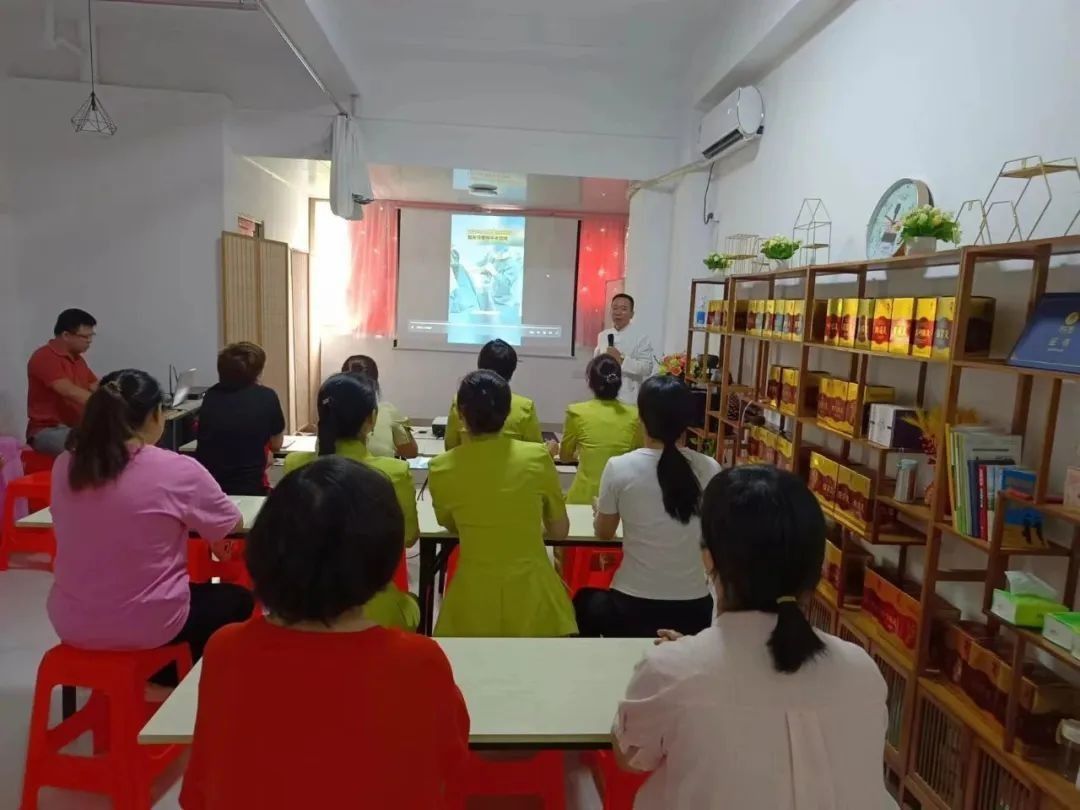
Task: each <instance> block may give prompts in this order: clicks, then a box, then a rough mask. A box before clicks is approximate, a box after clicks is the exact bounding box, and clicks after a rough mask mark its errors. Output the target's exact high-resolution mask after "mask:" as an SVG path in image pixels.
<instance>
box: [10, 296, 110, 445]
mask: <svg viewBox="0 0 1080 810" xmlns="http://www.w3.org/2000/svg"><path fill="white" fill-rule="evenodd" d="M95 326H97V321H96V320H95V319H94V316H93V315H91V314H90V313H89V312H84V311H83V310H81V309H65V310H64V311H63V312H61V313H60V316H59V317H58V318H57V319H56V326H55V327H54V328H53V335H55V337H54V338H53V339H52V340H50V341H49V342H48V343H46V344H45V345H44V346H42V347H41V348H40V349H38V350H37V351H36V352H34V353H33V354H32V355H30V362H29V363H27V364H26V376H27V382H28V385H27V393H26V414H27V416H28V417H29V420H28V424H27V426H26V441H27V442H29V444H30V446H31V447H33V448H34V449H35V450H37V451H38V452H39V453H44V454H46V455H49V456H58V455H60V454H61V453H62V452H63V451H64V444H65V443H66V442H67V438H68V434H69V433H70V432H71V429H72V428H73V427H75V426H76V425H78V424H79V421H80V420H81V419H82V414H83V407H84V406H85V405H86V400H88V399H89V398H90V394H91V393H93V392H94V390H95V389H97V377H96V376H94V372H92V371H91V370H90V367H89V366H88V365H86V360H84V359H83V355H84V354H85V353H86V350H87V349H89V348H90V344H91V343H92V342H93V340H94V327H95Z"/></svg>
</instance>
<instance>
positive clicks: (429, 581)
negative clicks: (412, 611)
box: [418, 537, 435, 636]
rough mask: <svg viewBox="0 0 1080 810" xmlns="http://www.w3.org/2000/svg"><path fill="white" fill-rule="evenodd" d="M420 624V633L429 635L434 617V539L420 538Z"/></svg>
mask: <svg viewBox="0 0 1080 810" xmlns="http://www.w3.org/2000/svg"><path fill="white" fill-rule="evenodd" d="M419 591H420V593H419V596H420V626H419V628H418V630H419V632H420V633H421V634H422V635H425V636H430V635H431V630H432V622H433V620H434V617H435V540H434V539H431V538H427V537H421V538H420V583H419Z"/></svg>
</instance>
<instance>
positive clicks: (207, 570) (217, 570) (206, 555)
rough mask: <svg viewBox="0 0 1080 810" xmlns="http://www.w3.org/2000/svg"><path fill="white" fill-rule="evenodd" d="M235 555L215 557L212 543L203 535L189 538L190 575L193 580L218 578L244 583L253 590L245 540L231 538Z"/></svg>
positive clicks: (234, 582) (237, 583)
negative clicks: (227, 558) (246, 558)
mask: <svg viewBox="0 0 1080 810" xmlns="http://www.w3.org/2000/svg"><path fill="white" fill-rule="evenodd" d="M229 542H230V543H232V549H233V556H232V559H229V560H217V559H214V556H213V554H212V553H211V551H210V543H209V541H207V540H203V539H202V538H201V537H191V538H188V577H189V578H190V579H191V581H192V582H209V581H210V580H211V579H213V578H215V577H216V578H218V579H220V580H221V581H222V582H228V583H230V584H233V585H242V586H244V587H245V588H247V589H248V590H251V589H252V587H253V583H252V581H251V575H250V574H249V573H248V570H247V563H246V562H245V560H244V551H245V543H244V541H243V540H235V539H230V540H229Z"/></svg>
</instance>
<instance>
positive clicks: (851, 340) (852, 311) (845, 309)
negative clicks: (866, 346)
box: [836, 298, 859, 349]
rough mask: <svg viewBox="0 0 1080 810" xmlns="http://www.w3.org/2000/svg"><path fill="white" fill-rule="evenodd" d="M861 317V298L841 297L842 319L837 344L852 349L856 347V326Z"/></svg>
mask: <svg viewBox="0 0 1080 810" xmlns="http://www.w3.org/2000/svg"><path fill="white" fill-rule="evenodd" d="M858 317H859V299H858V298H842V299H840V320H839V323H838V326H837V330H836V345H837V346H842V347H844V348H848V349H852V348H854V347H855V328H856V325H857V322H858Z"/></svg>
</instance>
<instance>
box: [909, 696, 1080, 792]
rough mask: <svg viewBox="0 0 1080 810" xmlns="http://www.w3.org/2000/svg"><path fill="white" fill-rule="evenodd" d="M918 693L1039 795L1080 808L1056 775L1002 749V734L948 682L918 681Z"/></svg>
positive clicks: (993, 723) (1073, 789)
mask: <svg viewBox="0 0 1080 810" xmlns="http://www.w3.org/2000/svg"><path fill="white" fill-rule="evenodd" d="M919 689H921V690H922V691H924V692H926V694H928V695H930V697H932V698H933V699H934V700H935V701H937V702H938V703H939V704H941V705H942V706H943V707H944V708H945V709H946V710H947V711H948V712H949V713H950V714H952V715H953V716H954V717H955V718H956V719H957V720H959V721H960V722H961V723H963V724H964V725H965V726H967V727H968V728H970V729H971V730H972V731H974V732H975V734H976V735H977V736H978V737H980V738H981V739H982V741H983V742H984V743H987V744H988V745H989V747H991V748H993V749H994V750H995V752H996V753H997V754H998V756H999V757H1001V758H1002V760H1003V761H1004V762H1005V763H1006V765H1007V766H1008V768H1009V769H1010V770H1012V771H1013V772H1015V773H1017V774H1019V775H1020V776H1023V777H1025V778H1026V779H1027V780H1028V781H1030V782H1031V783H1032V784H1033V785H1034V786H1035V787H1036V788H1037V789H1038V790H1039V791H1041V792H1042V793H1044V794H1046V795H1047V796H1049V797H1050V798H1052V799H1053V800H1054V801H1056V802H1058V803H1059V804H1061V806H1062V807H1066V808H1080V791H1078V790H1077V789H1076V788H1075V787H1074V786H1073V785H1072V784H1071V783H1070V782H1067V781H1066V780H1065V779H1064V778H1063V777H1061V776H1059V775H1058V774H1057V773H1055V772H1053V771H1051V770H1049V769H1048V768H1044V767H1042V766H1041V765H1038V764H1036V763H1034V762H1028V761H1027V760H1026V759H1023V758H1022V757H1020V756H1019V755H1018V754H1014V753H1009V752H1007V751H1005V748H1004V732H1003V731H1002V729H1001V727H1000V726H999V725H998V724H997V723H996V722H995V721H994V720H992V719H991V718H990V716H989V715H987V714H986V713H984V712H983V710H982V709H980V708H979V707H978V706H976V705H975V702H974V701H972V699H971V698H969V697H968V696H967V695H966V694H965V693H964V692H963V691H962V690H961V689H960V687H958V686H956V685H955V684H953V683H951V682H949V681H942V680H938V679H936V678H928V677H922V678H919Z"/></svg>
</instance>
